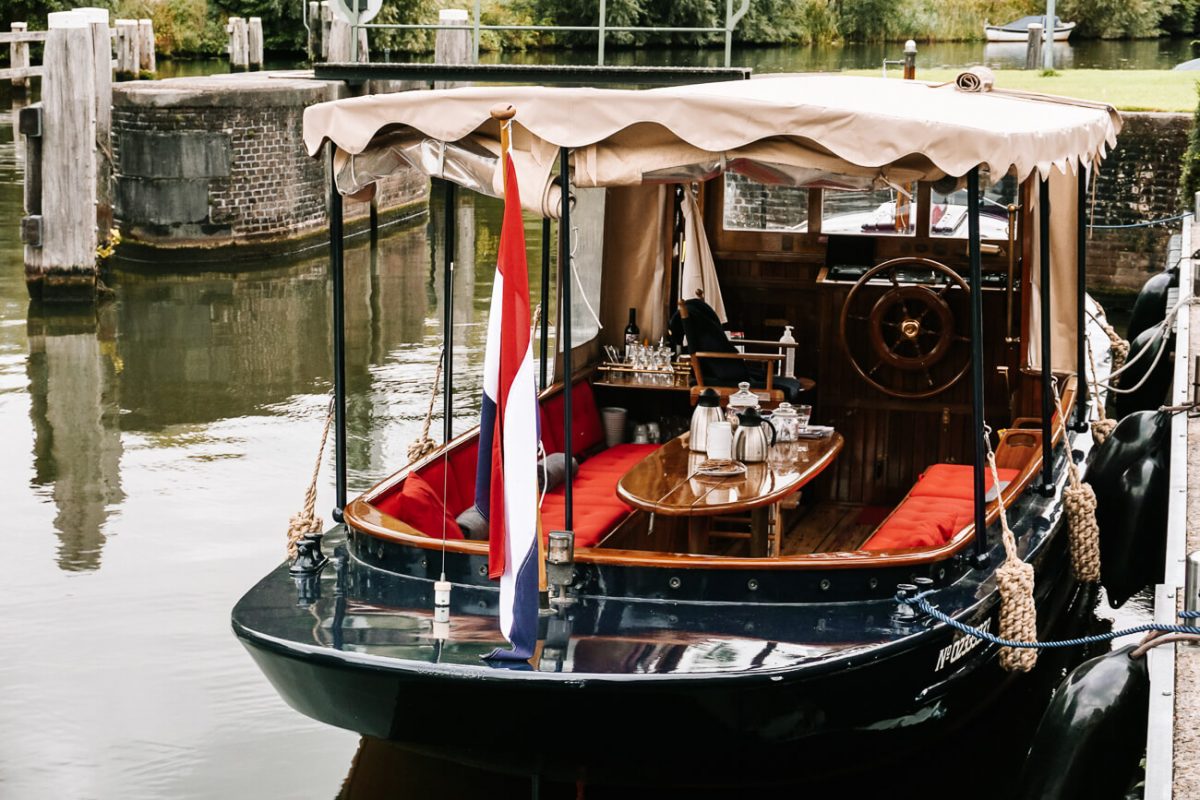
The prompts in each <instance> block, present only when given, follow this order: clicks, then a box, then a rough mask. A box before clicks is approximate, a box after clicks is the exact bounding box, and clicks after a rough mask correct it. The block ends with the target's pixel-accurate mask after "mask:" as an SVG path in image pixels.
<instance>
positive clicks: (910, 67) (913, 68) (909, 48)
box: [904, 39, 917, 81]
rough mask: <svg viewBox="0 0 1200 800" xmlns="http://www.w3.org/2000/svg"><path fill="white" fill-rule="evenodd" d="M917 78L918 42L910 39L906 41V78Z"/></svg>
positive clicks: (909, 79) (910, 79) (907, 79)
mask: <svg viewBox="0 0 1200 800" xmlns="http://www.w3.org/2000/svg"><path fill="white" fill-rule="evenodd" d="M916 79H917V43H916V42H915V41H913V40H912V39H909V40H908V41H907V42H905V43H904V80H906V81H912V80H916Z"/></svg>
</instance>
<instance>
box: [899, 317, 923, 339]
mask: <svg viewBox="0 0 1200 800" xmlns="http://www.w3.org/2000/svg"><path fill="white" fill-rule="evenodd" d="M900 335H901V336H903V337H904V338H905V339H908V340H909V341H912V340H913V339H916V338H917V337H918V336H920V335H921V323H920V322H918V321H917V320H915V319H911V318H906V319H904V320H902V321H901V322H900Z"/></svg>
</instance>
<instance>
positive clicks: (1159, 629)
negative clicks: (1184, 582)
mask: <svg viewBox="0 0 1200 800" xmlns="http://www.w3.org/2000/svg"><path fill="white" fill-rule="evenodd" d="M927 595H928V592H926V593H924V594H920V595H917V596H916V597H914V598H912V599H910V600H904V599H903V598H900V597H897V601H898V602H904V603H912V604H914V605H915V606H916V607H917V608H918V609H920V610H921V612H923V613H925V614H928V615H929V616H931V617H933V618H934V619H936V620H937V621H938V622H944V623H945V624H947V625H949V626H950V627H951V628H954V629H955V630H958V631H962V632H963V633H965V634H967V635H968V636H974V637H975V638H976V639H982V640H983V641H985V642H990V643H991V644H998V645H1000V646H1001V647H1008V648H1012V649H1014V650H1027V651H1036V650H1056V649H1062V648H1065V647H1081V646H1083V645H1089V644H1100V643H1101V642H1110V641H1112V640H1113V639H1120V638H1121V637H1122V636H1132V635H1133V634H1135V633H1150V632H1156V633H1176V634H1184V635H1188V636H1195V635H1197V634H1200V628H1198V627H1196V626H1193V625H1167V624H1165V623H1159V622H1147V623H1145V624H1144V625H1134V626H1133V627H1132V628H1123V629H1121V630H1117V631H1109V632H1108V633H1094V634H1091V635H1090V636H1079V637H1077V638H1074V639H1051V640H1050V641H1046V642H1039V641H1036V640H1034V639H1033V638H1032V637H1030V638H1027V639H1010V638H1008V637H1006V636H1003V635H1001V636H997V635H995V634H993V633H989V632H988V631H984V630H980V629H979V628H976V627H974V626H972V625H968V624H967V623H965V622H961V621H959V620H957V619H955V618H954V617H952V616H950V615H949V614H947V613H946V612H945V611H942V610H941V609H939V608H938V607H937V606H935V605H933V604H932V603H930V602H929V600H928V599H927ZM1003 613H1004V612H1003V606H1002V607H1001V614H1003ZM1179 616H1180V617H1186V618H1194V617H1195V616H1198V615H1196V614H1195V612H1186V611H1185V612H1180V614H1179ZM1001 632H1002V633H1003V628H1001ZM1035 635H1036V634H1035ZM1000 652H1001V655H1003V653H1004V651H1003V650H1001V651H1000Z"/></svg>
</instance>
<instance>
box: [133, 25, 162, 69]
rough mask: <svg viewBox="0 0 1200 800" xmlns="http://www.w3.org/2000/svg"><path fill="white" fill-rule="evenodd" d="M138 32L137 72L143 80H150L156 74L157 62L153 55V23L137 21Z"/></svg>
mask: <svg viewBox="0 0 1200 800" xmlns="http://www.w3.org/2000/svg"><path fill="white" fill-rule="evenodd" d="M137 30H138V53H139V57H138V70H139V72H140V73H141V76H142V77H143V78H150V77H153V76H154V73H156V72H158V62H157V58H156V55H155V52H154V50H155V42H154V22H153V21H152V20H148V19H139V20H138V21H137Z"/></svg>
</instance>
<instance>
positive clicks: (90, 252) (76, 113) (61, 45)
mask: <svg viewBox="0 0 1200 800" xmlns="http://www.w3.org/2000/svg"><path fill="white" fill-rule="evenodd" d="M49 27H50V30H49V32H48V34H47V37H46V49H45V55H44V57H43V66H44V72H43V74H42V107H43V112H42V126H41V127H42V130H41V134H42V135H41V139H42V146H41V152H42V156H43V157H42V158H41V164H40V165H39V169H38V170H35V172H36V173H40V178H41V181H40V187H41V188H40V198H39V208H38V209H37V210H38V211H40V214H38V215H37V216H38V217H40V229H41V236H40V241H39V242H38V243H37V245H35V244H26V246H25V281H26V285H27V286H28V288H29V293H30V295H31V296H32V297H34V298H35V299H42V300H93V299H94V298H95V293H96V201H95V197H94V194H93V192H92V188H93V187H95V186H96V182H97V169H96V51H97V48H96V47H95V46H94V44H93V36H92V30H91V23H89V22H88V21H87V20H86V18H85V17H84V16H83V15H80V14H74V13H72V12H67V13H64V14H51V15H50V23H49ZM105 37H106V38H107V31H106V32H105ZM26 180H27V181H28V180H29V176H28V174H27V175H26ZM29 194H30V193H29V192H28V191H27V192H26V195H27V197H28V196H29ZM31 216H33V215H32V214H31Z"/></svg>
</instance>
